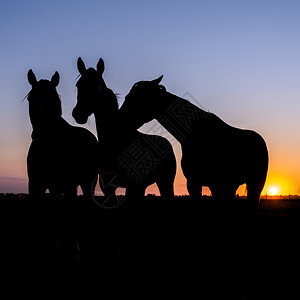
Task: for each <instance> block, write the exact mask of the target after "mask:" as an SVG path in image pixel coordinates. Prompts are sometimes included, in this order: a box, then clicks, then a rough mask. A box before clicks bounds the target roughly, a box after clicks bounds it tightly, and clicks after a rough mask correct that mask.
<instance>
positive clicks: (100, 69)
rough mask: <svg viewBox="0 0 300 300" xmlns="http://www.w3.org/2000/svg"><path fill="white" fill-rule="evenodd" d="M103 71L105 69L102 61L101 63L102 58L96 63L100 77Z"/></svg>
mask: <svg viewBox="0 0 300 300" xmlns="http://www.w3.org/2000/svg"><path fill="white" fill-rule="evenodd" d="M104 69H105V67H104V61H103V59H102V58H100V59H99V61H98V63H97V72H98V73H100V75H102V74H103V72H104Z"/></svg>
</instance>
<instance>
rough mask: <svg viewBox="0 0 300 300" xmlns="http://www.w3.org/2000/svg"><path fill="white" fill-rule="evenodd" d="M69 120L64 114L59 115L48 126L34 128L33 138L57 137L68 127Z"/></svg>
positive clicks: (47, 138)
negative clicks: (66, 119)
mask: <svg viewBox="0 0 300 300" xmlns="http://www.w3.org/2000/svg"><path fill="white" fill-rule="evenodd" d="M68 125H69V124H68V123H67V121H65V119H64V118H63V117H62V116H58V117H57V118H56V119H55V120H54V121H53V122H51V124H49V125H47V126H39V127H35V128H33V130H32V134H31V138H32V140H50V139H52V138H55V137H57V136H58V135H60V134H61V133H62V132H63V129H65V128H67V127H68Z"/></svg>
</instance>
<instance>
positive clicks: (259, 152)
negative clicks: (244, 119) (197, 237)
mask: <svg viewBox="0 0 300 300" xmlns="http://www.w3.org/2000/svg"><path fill="white" fill-rule="evenodd" d="M161 79H162V76H161V77H159V78H157V79H155V80H152V81H140V82H137V83H136V84H134V85H133V87H132V88H131V90H130V92H129V94H128V95H127V96H126V97H125V101H124V103H123V105H122V107H121V108H120V113H121V115H122V117H123V118H126V119H127V120H128V122H131V124H128V126H131V127H134V128H139V127H140V126H141V125H143V124H144V123H146V122H149V121H151V120H152V119H157V120H158V122H159V123H160V124H161V125H162V126H164V127H165V128H166V129H167V130H168V131H169V132H170V133H171V134H172V135H173V136H174V137H175V138H176V139H177V140H178V141H179V142H180V143H181V147H182V160H181V166H182V171H183V174H184V175H185V177H186V179H187V188H188V192H189V194H190V195H191V196H192V198H200V197H201V196H202V186H208V187H209V189H210V190H211V193H212V196H213V197H214V198H216V199H222V198H226V199H234V198H235V193H236V190H237V188H238V187H239V186H240V185H242V184H244V183H246V185H247V199H249V200H251V202H250V203H253V206H254V207H257V205H258V204H259V200H260V194H261V192H262V189H263V187H264V184H265V180H266V176H267V171H268V150H267V146H266V143H265V141H264V139H263V138H262V137H261V136H260V135H259V134H258V133H256V132H254V131H251V130H243V129H239V128H235V127H232V126H230V125H228V124H226V123H225V122H224V121H222V120H221V119H220V118H219V117H217V116H216V115H214V114H213V113H209V112H206V111H204V110H202V109H200V108H199V107H197V106H195V105H193V104H192V103H190V102H189V101H187V100H185V99H183V98H180V97H177V96H175V95H173V94H171V93H169V92H167V90H166V88H165V87H164V86H162V85H160V81H161Z"/></svg>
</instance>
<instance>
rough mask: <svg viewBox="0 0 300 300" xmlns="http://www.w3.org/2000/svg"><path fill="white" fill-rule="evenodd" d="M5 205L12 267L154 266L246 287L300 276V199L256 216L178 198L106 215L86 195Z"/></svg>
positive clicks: (148, 200) (13, 198)
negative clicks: (224, 278) (220, 278)
mask: <svg viewBox="0 0 300 300" xmlns="http://www.w3.org/2000/svg"><path fill="white" fill-rule="evenodd" d="M125 204H126V203H125ZM0 205H1V212H0V213H1V218H0V220H1V248H0V249H1V256H0V258H1V260H2V261H3V262H5V263H7V264H9V265H11V266H16V267H18V266H20V265H23V264H26V265H28V266H33V265H36V264H39V265H42V266H47V265H52V266H53V265H57V266H61V265H69V264H72V265H73V264H75V265H76V264H85V265H92V266H94V265H97V266H121V267H124V268H125V269H126V268H131V267H132V266H142V267H143V268H146V269H147V268H149V267H150V266H151V268H156V270H157V272H159V273H160V272H161V271H162V270H164V271H165V272H168V274H172V275H174V276H183V274H184V270H186V271H188V270H190V269H194V270H197V276H200V275H201V274H202V275H203V274H204V275H205V276H215V275H216V274H219V275H220V274H223V275H222V276H226V274H227V273H230V274H234V275H233V276H236V278H235V277H234V278H235V280H238V279H239V278H244V279H245V280H244V279H243V282H245V284H246V283H247V278H248V276H250V274H252V275H251V276H252V278H253V276H255V278H256V280H260V279H261V280H264V278H270V277H271V278H273V277H274V278H276V277H277V276H282V274H285V275H284V276H287V275H290V276H294V275H296V274H298V273H299V271H300V259H299V258H300V256H299V253H300V246H299V243H298V234H299V233H298V228H299V225H300V201H299V200H282V201H280V200H277V201H270V200H262V201H261V205H260V208H259V209H258V211H257V214H256V216H255V217H253V216H250V215H248V214H247V201H246V200H236V201H234V202H232V203H231V204H230V205H229V206H227V207H225V205H222V204H221V203H218V202H216V201H212V200H210V199H207V200H203V201H197V202H196V201H195V202H194V201H192V200H190V198H189V197H179V196H178V197H176V198H175V200H174V201H173V202H172V203H170V202H164V201H162V200H160V197H155V196H151V195H150V196H146V197H145V200H144V201H143V203H141V206H140V207H139V210H138V211H130V210H129V209H128V208H127V207H126V205H123V206H121V207H119V208H116V209H103V208H100V207H99V206H96V205H95V204H94V203H89V202H87V201H85V199H83V197H82V196H79V197H77V200H75V201H73V202H69V203H67V202H64V201H62V200H61V199H51V198H50V196H49V195H46V197H45V199H43V200H41V202H40V203H39V204H38V206H33V205H31V204H30V203H29V199H28V196H27V195H12V194H6V195H4V194H1V195H0ZM99 272H101V268H100V269H99ZM176 274H177V275H176ZM219 275H218V276H219Z"/></svg>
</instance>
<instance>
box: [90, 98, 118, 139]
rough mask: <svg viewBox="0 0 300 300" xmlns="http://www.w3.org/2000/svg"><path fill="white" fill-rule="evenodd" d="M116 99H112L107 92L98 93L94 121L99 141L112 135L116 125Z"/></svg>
mask: <svg viewBox="0 0 300 300" xmlns="http://www.w3.org/2000/svg"><path fill="white" fill-rule="evenodd" d="M113 101H116V102H117V99H113V98H112V96H111V95H109V94H107V95H104V96H101V95H99V99H98V101H97V104H96V107H95V111H94V115H95V122H96V130H97V135H98V139H99V141H100V140H102V141H106V140H107V139H110V138H111V137H112V135H114V133H115V131H116V128H117V126H118V122H117V120H118V116H117V115H118V109H115V108H114V107H115V106H116V107H117V104H116V103H112V102H113Z"/></svg>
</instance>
